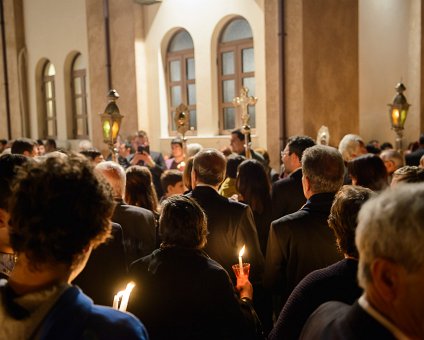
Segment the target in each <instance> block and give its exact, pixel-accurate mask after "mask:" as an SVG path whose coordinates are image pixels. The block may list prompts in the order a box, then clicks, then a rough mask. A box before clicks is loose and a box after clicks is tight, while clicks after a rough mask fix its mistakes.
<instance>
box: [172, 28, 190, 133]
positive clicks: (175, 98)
mask: <svg viewBox="0 0 424 340" xmlns="http://www.w3.org/2000/svg"><path fill="white" fill-rule="evenodd" d="M166 60H167V80H168V102H169V132H170V134H175V131H176V126H175V122H174V116H175V110H176V108H177V107H178V106H179V105H180V104H181V103H184V104H185V105H187V107H188V110H189V111H190V130H191V131H195V130H197V119H196V76H195V66H194V47H193V40H192V39H191V36H190V34H189V33H188V32H187V31H185V30H180V31H178V32H177V33H176V34H175V35H174V36H173V37H172V39H171V41H170V42H169V45H168V50H167V54H166Z"/></svg>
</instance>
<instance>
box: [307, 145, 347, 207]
mask: <svg viewBox="0 0 424 340" xmlns="http://www.w3.org/2000/svg"><path fill="white" fill-rule="evenodd" d="M302 171H303V179H302V183H303V192H304V194H305V197H306V198H308V199H309V197H311V196H312V195H314V194H319V193H325V192H337V191H338V190H339V189H340V187H341V186H342V184H343V174H344V163H343V159H342V156H341V155H340V153H339V152H338V151H337V149H335V148H332V147H330V146H324V145H315V146H312V147H310V148H308V149H306V150H305V151H304V153H303V157H302Z"/></svg>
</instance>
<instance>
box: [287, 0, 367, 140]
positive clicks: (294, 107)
mask: <svg viewBox="0 0 424 340" xmlns="http://www.w3.org/2000/svg"><path fill="white" fill-rule="evenodd" d="M285 18H286V25H285V27H286V30H287V38H286V44H287V45H286V58H287V59H286V93H287V97H286V100H287V101H286V103H287V131H288V135H289V136H290V135H297V134H306V135H309V136H311V137H312V138H314V139H315V138H316V136H317V132H318V130H319V128H320V127H321V126H322V125H326V126H327V127H328V128H329V130H330V136H331V138H330V144H332V145H337V144H338V141H339V140H340V138H341V137H342V136H343V135H344V134H346V133H348V132H355V131H357V130H358V123H359V121H358V114H357V112H358V43H357V36H358V35H357V34H358V33H357V32H358V8H357V1H355V0H315V1H296V0H291V1H290V0H289V1H287V3H286V16H285Z"/></svg>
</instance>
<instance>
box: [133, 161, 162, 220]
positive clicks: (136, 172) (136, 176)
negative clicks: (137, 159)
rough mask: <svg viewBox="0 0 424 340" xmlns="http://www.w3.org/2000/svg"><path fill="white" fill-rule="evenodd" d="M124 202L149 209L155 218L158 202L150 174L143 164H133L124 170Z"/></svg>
mask: <svg viewBox="0 0 424 340" xmlns="http://www.w3.org/2000/svg"><path fill="white" fill-rule="evenodd" d="M126 177H127V184H126V186H125V202H126V203H128V204H131V205H136V206H137V207H142V208H145V209H147V210H150V211H152V212H153V214H155V217H156V218H157V217H158V216H159V203H158V197H157V195H156V190H155V187H154V184H153V181H152V174H151V173H150V170H149V169H148V168H147V167H145V166H140V165H133V166H130V167H129V168H128V169H127V171H126Z"/></svg>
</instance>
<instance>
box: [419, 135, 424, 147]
mask: <svg viewBox="0 0 424 340" xmlns="http://www.w3.org/2000/svg"><path fill="white" fill-rule="evenodd" d="M418 143H420V145H424V133H422V134H421V135H420V138H419V139H418Z"/></svg>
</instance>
